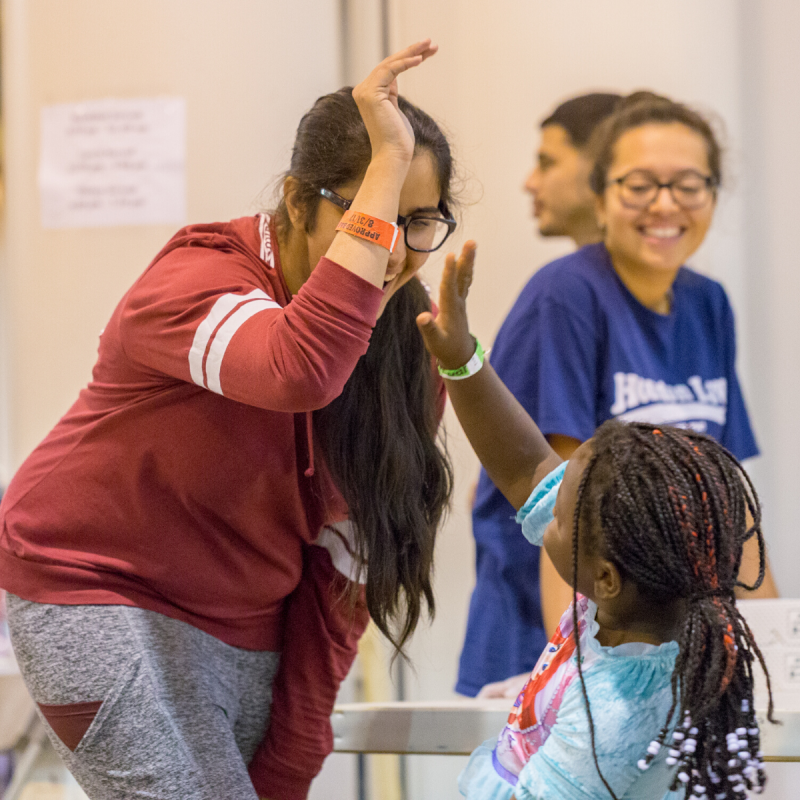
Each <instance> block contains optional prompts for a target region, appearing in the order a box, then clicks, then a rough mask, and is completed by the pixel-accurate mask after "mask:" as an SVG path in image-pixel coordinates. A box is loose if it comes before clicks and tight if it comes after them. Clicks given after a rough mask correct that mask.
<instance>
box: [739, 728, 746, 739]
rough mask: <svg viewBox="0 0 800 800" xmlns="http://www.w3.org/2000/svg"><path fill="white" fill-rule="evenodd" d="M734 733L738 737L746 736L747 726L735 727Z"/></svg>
mask: <svg viewBox="0 0 800 800" xmlns="http://www.w3.org/2000/svg"><path fill="white" fill-rule="evenodd" d="M736 735H737V736H738V737H739V738H741V737H742V736H746V735H747V728H737V729H736Z"/></svg>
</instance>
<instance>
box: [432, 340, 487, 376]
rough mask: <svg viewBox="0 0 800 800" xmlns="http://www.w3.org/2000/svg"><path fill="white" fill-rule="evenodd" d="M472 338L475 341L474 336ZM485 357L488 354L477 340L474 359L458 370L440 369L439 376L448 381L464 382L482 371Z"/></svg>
mask: <svg viewBox="0 0 800 800" xmlns="http://www.w3.org/2000/svg"><path fill="white" fill-rule="evenodd" d="M472 338H473V339H475V337H474V336H473V337H472ZM485 356H486V353H485V352H484V349H483V348H482V347H481V343H480V342H479V341H478V340H477V339H475V352H474V353H473V354H472V358H470V360H469V361H467V363H466V364H464V366H463V367H458V369H444V368H442V367H439V374H440V375H441V376H442V377H443V378H445V379H447V380H448V381H463V380H464V378H470V377H472V376H473V375H474V374H475V373H476V372H478V371H479V370H480V368H481V367H482V366H483V361H484V358H485Z"/></svg>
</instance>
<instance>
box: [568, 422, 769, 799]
mask: <svg viewBox="0 0 800 800" xmlns="http://www.w3.org/2000/svg"><path fill="white" fill-rule="evenodd" d="M592 451H593V452H592V456H591V458H590V460H589V463H588V465H587V467H586V469H585V471H584V474H583V476H582V479H581V483H580V486H579V487H578V494H577V501H576V505H575V518H574V524H573V530H574V534H573V545H572V547H573V581H572V585H573V587H575V586H576V584H577V577H578V548H579V542H580V544H581V546H584V547H587V548H589V549H591V550H592V551H594V552H600V553H602V554H603V556H604V557H606V558H608V559H609V560H611V561H612V562H613V563H614V564H615V565H616V566H617V568H618V569H619V570H620V574H621V575H622V576H623V577H624V578H625V579H626V580H630V581H632V582H633V583H634V584H635V585H636V586H637V588H638V589H639V591H640V592H641V593H642V594H644V595H646V596H647V597H648V598H651V599H652V600H653V601H656V602H664V603H676V602H677V607H678V608H679V609H681V611H680V615H681V624H680V634H679V637H678V645H679V648H680V652H679V654H678V656H677V658H676V661H675V668H674V671H673V674H672V705H671V707H670V709H669V712H668V714H667V718H666V720H665V722H664V726H663V727H662V728H661V731H660V732H659V734H658V736H657V737H656V738H655V739H654V740H653V741H652V742H651V743H650V746H649V747H648V749H647V753H646V754H644V755H643V758H642V759H641V760H640V761H639V768H640V769H642V770H644V769H647V768H648V767H649V765H650V763H651V762H652V761H653V759H654V758H655V757H656V755H657V754H658V752H659V750H660V749H661V747H662V746H667V739H668V737H669V738H671V742H670V743H669V745H668V746H669V748H670V751H669V756H668V758H667V759H666V762H667V764H668V765H670V766H675V767H676V775H675V778H674V781H673V784H672V788H673V790H674V789H677V788H679V787H681V786H685V788H686V793H687V797H694V798H704V799H705V798H708V800H712V798H713V800H743V799H744V798H746V797H747V792H748V790H751V791H753V792H755V793H760V792H761V791H763V786H764V782H765V775H764V769H763V761H762V757H761V752H760V733H759V727H758V722H757V721H756V717H755V710H754V704H753V683H754V666H755V661H758V662H759V664H760V666H761V668H762V669H763V671H764V674H765V676H766V679H767V687H768V689H769V708H768V713H767V717H768V719H769V720H770V721H771V722H774V721H775V720H774V719H773V707H772V692H771V689H770V683H769V674H768V673H767V669H766V665H765V663H764V658H763V656H762V655H761V652H760V650H759V649H758V646H757V645H756V642H755V640H754V638H753V634H752V632H751V631H750V628H749V627H748V625H747V622H746V621H745V619H744V618H743V617H742V615H741V614H740V613H739V611H738V609H737V608H736V603H735V599H734V589H735V587H737V586H743V587H744V588H746V589H750V590H752V589H756V588H758V586H759V585H760V584H761V582H762V580H763V577H764V569H765V550H764V538H763V534H762V532H761V509H760V506H759V503H758V497H757V495H756V492H755V489H754V488H753V485H752V483H751V482H750V479H749V477H748V476H747V473H746V472H744V470H743V469H742V468H741V466H740V465H739V463H738V462H737V461H736V459H735V458H734V456H732V455H731V454H730V453H729V452H728V451H727V450H726V449H725V448H724V447H722V446H721V445H720V444H718V443H717V442H715V441H714V440H713V439H711V438H710V437H708V436H705V435H703V434H699V433H694V432H692V431H689V430H683V429H677V428H669V427H666V426H663V427H655V426H653V425H648V424H644V423H621V422H617V421H610V422H606V423H605V424H604V425H602V426H601V427H600V428H599V429H598V431H597V433H596V435H595V437H594V438H593V439H592ZM748 512H749V514H750V516H751V517H752V524H750V525H749V526H748V521H747V513H748ZM751 536H756V537H757V541H758V550H759V574H758V579H757V580H756V581H755V583H754V584H753V585H752V586H745V585H744V584H742V583H740V582H739V581H738V579H737V576H738V572H739V566H740V564H741V559H742V547H743V545H744V543H745V541H747V540H748V539H749V538H750V537H751ZM573 594H574V595H575V599H577V595H576V590H575V589H574V588H573ZM573 620H574V636H575V643H576V657H577V663H578V673H579V676H580V682H581V687H582V690H583V695H584V700H585V702H586V709H587V714H588V717H589V730H590V734H591V741H592V751H593V755H594V761H595V766H596V767H597V771H598V773H599V775H600V778H601V779H602V781H603V783H604V785H605V786H606V789H607V790H608V791H609V793H610V795H611V797H613V798H614V799H615V800H616V795H615V794H614V792H613V790H612V788H611V787H610V786H609V785H608V783H607V782H606V780H605V778H604V777H603V774H602V771H601V770H600V765H599V763H598V760H597V753H596V752H595V734H594V722H593V720H592V715H591V708H590V706H589V697H588V694H587V691H586V684H585V682H584V678H583V673H582V670H581V667H580V665H581V652H580V640H579V637H578V636H577V631H578V620H577V603H574V604H573ZM670 732H672V733H670Z"/></svg>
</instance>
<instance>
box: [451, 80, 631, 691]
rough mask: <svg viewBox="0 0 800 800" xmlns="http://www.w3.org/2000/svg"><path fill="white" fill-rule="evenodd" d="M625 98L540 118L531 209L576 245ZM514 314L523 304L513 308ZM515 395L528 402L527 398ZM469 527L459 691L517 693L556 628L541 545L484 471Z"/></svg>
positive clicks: (510, 377) (588, 238)
mask: <svg viewBox="0 0 800 800" xmlns="http://www.w3.org/2000/svg"><path fill="white" fill-rule="evenodd" d="M620 99H621V98H620V96H619V95H616V94H601V93H593V94H585V95H581V96H579V97H574V98H572V99H570V100H567V101H566V102H564V103H562V104H561V105H560V106H558V108H556V109H555V111H554V112H553V113H552V114H551V115H550V116H548V117H547V118H546V119H545V120H544V121H543V122H542V123H541V130H542V134H541V142H540V145H539V150H538V152H537V156H536V163H535V165H534V167H533V170H532V171H531V173H530V175H529V176H528V178H527V180H526V182H525V189H526V191H528V192H529V193H530V194H531V195H532V196H533V215H534V217H535V218H536V219H537V221H538V224H539V233H540V234H541V235H542V236H567V237H569V238H570V239H572V240H573V241H574V242H575V245H576V246H577V247H583V246H584V245H586V244H592V243H594V242H599V241H600V240H601V239H602V234H601V231H600V228H599V227H598V226H597V221H596V219H595V212H594V209H595V196H594V193H593V192H592V190H591V189H590V188H589V173H590V171H591V169H592V165H593V160H592V157H591V153H590V150H589V144H590V139H591V136H592V133H593V132H594V130H595V128H596V127H597V125H598V124H599V123H600V122H602V121H603V120H604V119H606V117H608V116H609V115H610V114H611V112H612V111H613V110H614V108H615V106H616V105H617V103H618V102H619V100H620ZM514 313H515V314H519V313H521V310H520V309H519V308H517V307H515V310H514ZM522 313H524V309H522ZM502 336H503V333H502V330H501V332H500V333H499V334H498V337H497V339H496V340H495V343H494V349H493V353H492V366H493V367H494V368H495V370H496V371H497V373H498V375H499V376H500V378H501V379H502V380H503V381H504V382H505V383H506V385H507V386H508V387H509V388H510V389H511V391H512V392H513V393H514V394H515V395H516V394H517V392H516V391H515V383H517V381H515V380H514V359H513V355H512V354H506V353H504V352H503V347H502ZM517 399H518V400H520V402H521V403H522V405H523V406H525V405H526V403H525V398H524V397H519V396H517ZM551 444H552V445H553V446H554V447H555V444H554V443H552V442H551ZM556 449H558V448H556ZM472 530H473V534H474V536H475V545H476V562H477V569H476V572H477V576H476V583H475V589H474V590H473V593H472V599H471V601H470V608H469V618H468V621H467V633H466V637H465V641H464V647H463V649H462V652H461V661H460V665H459V675H458V683H457V684H456V691H457V692H460V693H461V694H465V695H469V696H471V697H473V696H475V695H476V694H477V693H478V692H479V691H480V690H481V689H482V688H484V687H486V688H485V690H484V692H483V693H482V696H502V695H504V694H506V693H510V694H513V695H516V691H518V689H519V688H521V684H522V683H523V682H524V678H523V679H522V680H519V679H518V678H519V676H520V673H525V674H526V675H525V676H527V673H530V671H531V670H532V669H533V667H534V666H535V664H536V661H537V659H538V657H539V654H540V653H541V652H542V649H543V648H544V646H545V644H547V640H548V638H549V636H550V635H551V634H552V631H545V627H544V623H543V621H542V610H541V601H540V592H539V569H540V565H539V555H540V548H538V547H531V546H530V544H528V542H527V541H526V539H525V538H524V537H523V536H521V535H520V530H519V525H518V524H517V523H516V522H515V521H514V509H513V508H512V507H511V505H510V504H509V503H508V501H507V500H506V499H505V498H504V497H503V496H502V495H501V494H500V492H499V491H498V490H497V488H496V487H495V486H494V484H492V482H491V481H490V480H489V478H488V476H487V475H486V473H485V471H483V470H481V476H480V479H479V482H478V488H477V492H476V496H475V503H474V508H473V512H472ZM512 676H513V677H512ZM506 679H508V681H506ZM497 682H499V683H497ZM517 683H519V684H520V686H519V687H517ZM487 684H494V685H493V686H487ZM512 684H513V685H512Z"/></svg>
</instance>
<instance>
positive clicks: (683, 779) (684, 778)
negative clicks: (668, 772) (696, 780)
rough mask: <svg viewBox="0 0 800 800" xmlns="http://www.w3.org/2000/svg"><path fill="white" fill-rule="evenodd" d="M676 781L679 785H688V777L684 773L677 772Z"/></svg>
mask: <svg viewBox="0 0 800 800" xmlns="http://www.w3.org/2000/svg"><path fill="white" fill-rule="evenodd" d="M678 780H679V781H680V782H681V783H689V775H688V774H687V773H686V772H679V773H678Z"/></svg>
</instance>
